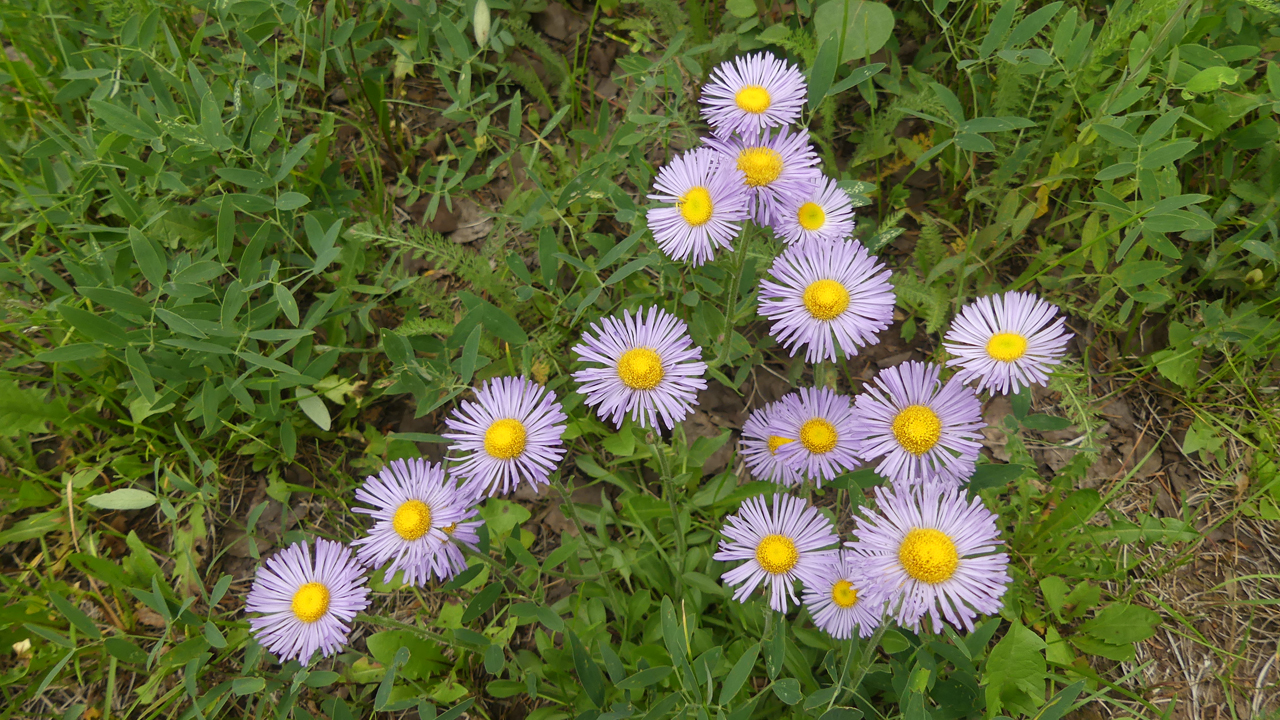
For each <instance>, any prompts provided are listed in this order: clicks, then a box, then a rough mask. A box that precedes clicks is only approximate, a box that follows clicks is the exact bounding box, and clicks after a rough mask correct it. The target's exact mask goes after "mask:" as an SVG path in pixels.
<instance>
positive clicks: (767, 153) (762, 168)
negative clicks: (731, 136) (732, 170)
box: [738, 147, 782, 187]
mask: <svg viewBox="0 0 1280 720" xmlns="http://www.w3.org/2000/svg"><path fill="white" fill-rule="evenodd" d="M738 169H739V170H741V171H742V173H743V174H744V175H746V176H747V184H748V185H750V186H751V187H764V186H766V185H768V184H769V183H771V182H773V181H774V180H777V179H778V176H779V175H781V174H782V154H781V153H779V152H778V151H777V150H774V149H773V148H767V147H750V148H746V149H744V150H743V151H742V152H740V153H738Z"/></svg>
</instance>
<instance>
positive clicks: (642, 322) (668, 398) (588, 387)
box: [573, 306, 707, 428]
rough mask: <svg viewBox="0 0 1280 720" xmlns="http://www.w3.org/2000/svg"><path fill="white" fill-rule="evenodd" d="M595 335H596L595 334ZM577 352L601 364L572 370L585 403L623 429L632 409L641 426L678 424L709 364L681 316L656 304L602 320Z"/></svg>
mask: <svg viewBox="0 0 1280 720" xmlns="http://www.w3.org/2000/svg"><path fill="white" fill-rule="evenodd" d="M591 333H595V336H592V335H591ZM573 351H574V352H575V353H576V354H577V355H578V358H579V359H580V360H582V361H584V362H592V363H600V364H601V365H604V367H601V368H594V367H593V368H588V369H586V370H579V371H578V372H575V373H574V374H573V378H574V379H575V380H577V381H578V382H579V383H581V384H582V387H581V392H582V394H584V395H586V396H587V405H591V406H598V407H596V412H597V413H598V414H599V415H600V417H601V418H605V419H609V420H612V421H613V424H614V425H616V426H618V427H622V421H623V420H624V419H625V418H626V416H627V414H628V413H630V415H631V418H632V419H633V420H635V421H636V422H638V423H639V424H640V426H641V427H653V428H661V427H662V426H663V425H665V426H666V427H668V428H674V427H675V424H676V423H678V422H680V421H681V420H683V419H684V416H685V415H686V414H687V413H688V412H689V408H691V407H693V406H694V405H695V404H696V403H697V402H698V391H699V390H704V389H706V387H707V381H705V380H703V379H702V373H704V372H706V370H707V364H706V363H704V362H702V361H701V357H702V350H701V349H700V348H698V346H696V345H694V344H693V340H691V339H690V338H689V330H688V326H687V325H685V324H684V321H683V320H681V319H680V318H678V317H676V316H675V315H672V314H671V313H668V312H667V311H665V310H662V309H661V308H658V307H656V306H655V307H650V308H649V311H648V315H645V312H644V310H640V311H638V312H637V313H636V314H635V315H634V316H633V315H632V314H631V312H630V311H629V310H628V311H624V312H623V313H622V317H621V318H617V317H609V318H601V319H600V322H599V323H592V325H591V328H590V330H589V331H588V332H587V333H585V334H583V336H582V343H581V344H580V345H575V346H574V347H573Z"/></svg>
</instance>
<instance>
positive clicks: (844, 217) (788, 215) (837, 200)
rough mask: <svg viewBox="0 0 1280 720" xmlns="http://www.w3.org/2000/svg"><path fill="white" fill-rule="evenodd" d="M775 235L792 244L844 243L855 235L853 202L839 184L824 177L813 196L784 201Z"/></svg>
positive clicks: (775, 218)
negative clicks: (809, 242) (824, 241)
mask: <svg viewBox="0 0 1280 720" xmlns="http://www.w3.org/2000/svg"><path fill="white" fill-rule="evenodd" d="M773 232H774V234H775V235H777V236H778V237H780V238H782V239H783V240H785V241H786V242H787V243H789V244H790V243H797V242H800V241H801V240H844V239H845V238H847V237H849V236H850V235H852V234H853V201H852V200H850V199H849V194H848V193H846V192H845V191H844V190H841V189H840V186H839V185H837V184H836V181H835V180H832V179H831V178H829V177H826V176H823V177H822V178H821V179H820V180H819V182H818V184H817V185H814V186H813V189H812V190H811V191H810V192H809V193H807V194H804V195H796V196H794V197H789V198H787V199H786V200H784V201H783V203H782V205H781V207H780V208H779V210H778V213H777V214H776V215H774V216H773Z"/></svg>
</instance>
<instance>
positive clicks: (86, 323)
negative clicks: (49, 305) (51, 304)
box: [58, 304, 129, 348]
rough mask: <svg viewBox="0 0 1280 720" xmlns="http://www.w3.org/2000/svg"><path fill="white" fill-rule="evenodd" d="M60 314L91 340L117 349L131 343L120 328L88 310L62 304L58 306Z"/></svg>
mask: <svg viewBox="0 0 1280 720" xmlns="http://www.w3.org/2000/svg"><path fill="white" fill-rule="evenodd" d="M58 314H59V315H61V316H62V319H64V320H66V321H67V322H68V323H70V324H71V326H72V327H74V328H75V329H76V330H79V331H80V332H81V333H82V334H83V335H84V336H85V337H87V338H89V339H90V340H97V341H98V342H100V343H103V344H105V345H110V346H111V347H115V348H122V347H124V346H125V345H126V344H128V342H129V340H128V338H127V337H126V336H125V334H124V330H122V329H120V326H118V325H116V324H115V323H112V322H110V321H108V320H107V319H105V318H103V317H100V316H98V315H94V314H93V313H91V312H89V311H87V310H81V309H80V308H74V307H71V306H69V305H66V304H62V305H59V306H58Z"/></svg>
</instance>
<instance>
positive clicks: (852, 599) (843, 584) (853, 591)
mask: <svg viewBox="0 0 1280 720" xmlns="http://www.w3.org/2000/svg"><path fill="white" fill-rule="evenodd" d="M831 602H834V603H835V604H836V605H838V606H840V607H842V608H851V607H853V606H854V605H856V604H857V603H858V590H857V588H855V587H854V586H853V585H851V584H850V583H849V581H848V580H841V581H840V582H838V583H836V584H835V586H834V587H832V588H831Z"/></svg>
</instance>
